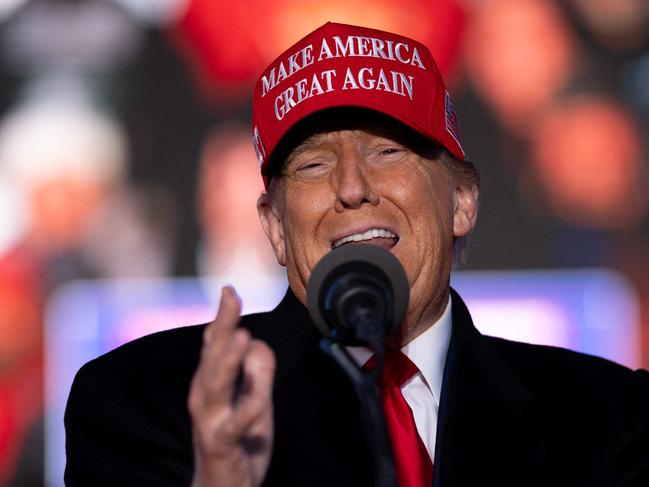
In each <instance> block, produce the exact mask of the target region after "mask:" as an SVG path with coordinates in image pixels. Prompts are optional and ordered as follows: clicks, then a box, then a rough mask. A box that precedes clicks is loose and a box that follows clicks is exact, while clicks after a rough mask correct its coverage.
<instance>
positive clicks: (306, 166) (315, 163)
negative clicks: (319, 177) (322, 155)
mask: <svg viewBox="0 0 649 487" xmlns="http://www.w3.org/2000/svg"><path fill="white" fill-rule="evenodd" d="M322 165H323V164H322V163H321V162H318V161H312V162H307V163H306V164H302V165H301V166H300V167H298V168H297V170H298V171H309V170H314V169H318V168H319V167H321V166H322Z"/></svg>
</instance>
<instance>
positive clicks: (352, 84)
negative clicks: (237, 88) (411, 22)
mask: <svg viewBox="0 0 649 487" xmlns="http://www.w3.org/2000/svg"><path fill="white" fill-rule="evenodd" d="M342 107H357V108H364V109H370V110H374V111H377V112H380V113H383V114H385V115H388V116H390V117H392V118H394V119H396V120H398V121H399V122H401V123H403V124H405V125H407V126H408V127H410V128H412V129H414V130H415V131H416V132H418V133H420V134H421V135H423V136H424V137H426V138H428V139H430V140H433V141H435V142H437V143H438V144H440V145H442V146H443V147H445V148H446V149H447V150H448V151H450V152H451V153H452V154H453V155H454V156H455V157H457V158H459V159H464V151H463V150H462V146H461V145H460V135H459V130H458V124H457V116H456V114H455V109H454V108H453V104H452V103H451V98H450V95H449V93H448V91H447V89H446V85H445V84H444V80H443V79H442V76H441V74H440V72H439V69H438V68H437V65H436V64H435V60H434V59H433V57H432V55H431V54H430V51H429V50H428V48H427V47H426V46H424V45H423V44H421V43H420V42H417V41H415V40H413V39H409V38H407V37H403V36H400V35H397V34H392V33H390V32H384V31H381V30H376V29H369V28H366V27H358V26H354V25H345V24H336V23H332V22H328V23H326V24H324V25H323V26H321V27H319V28H318V29H316V30H314V31H313V32H311V33H310V34H308V35H307V36H306V37H304V38H303V39H301V40H300V41H298V42H297V43H295V44H294V45H293V46H291V47H290V48H289V49H287V50H286V51H285V52H284V53H282V54H281V55H280V56H279V57H278V58H277V59H275V61H273V62H272V63H271V64H270V65H269V66H268V67H267V68H266V69H265V70H264V72H263V73H262V75H261V77H260V78H259V80H258V81H257V84H256V85H255V91H254V94H253V115H252V122H253V142H254V146H255V152H256V153H257V158H258V159H259V164H260V166H261V174H262V177H263V179H264V185H265V186H266V188H268V182H269V180H268V177H269V173H270V170H269V169H270V167H269V166H270V161H271V156H272V155H273V151H275V149H277V146H278V144H279V143H280V141H281V140H282V138H283V137H284V136H285V135H286V134H287V133H288V131H289V130H290V129H291V128H292V127H294V126H295V125H296V124H298V122H301V121H302V120H305V119H306V118H307V117H309V116H310V115H312V114H315V113H318V112H321V111H323V110H327V109H331V108H342ZM273 164H275V162H274V161H273Z"/></svg>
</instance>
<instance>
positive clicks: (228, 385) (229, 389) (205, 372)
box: [201, 328, 251, 407]
mask: <svg viewBox="0 0 649 487" xmlns="http://www.w3.org/2000/svg"><path fill="white" fill-rule="evenodd" d="M250 347H251V337H250V332H249V331H248V330H246V329H245V328H239V329H237V330H235V331H234V333H233V334H232V338H231V340H229V342H228V346H227V347H226V348H225V349H224V350H223V352H222V354H221V356H218V357H216V356H212V355H211V354H209V355H208V359H211V360H209V361H208V362H207V363H206V364H204V365H203V366H202V370H201V381H202V385H203V388H204V391H205V405H206V406H208V407H220V406H223V405H225V404H228V403H229V402H231V401H232V397H233V395H234V393H235V391H234V387H235V382H236V379H237V377H238V375H239V373H240V371H241V366H242V364H243V362H244V357H245V356H246V355H247V354H248V353H249V350H250Z"/></svg>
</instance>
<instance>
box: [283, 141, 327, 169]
mask: <svg viewBox="0 0 649 487" xmlns="http://www.w3.org/2000/svg"><path fill="white" fill-rule="evenodd" d="M320 138H321V137H320V136H318V135H315V136H311V137H309V138H308V139H306V140H304V141H302V142H301V143H300V144H298V145H297V146H296V147H295V148H294V149H293V150H292V151H291V152H290V153H289V155H288V157H287V158H286V164H287V165H288V164H289V163H290V162H291V161H292V160H293V159H295V158H296V157H297V156H299V155H300V154H303V153H305V152H306V151H308V150H311V149H313V148H314V147H315V146H316V145H318V142H319V140H320Z"/></svg>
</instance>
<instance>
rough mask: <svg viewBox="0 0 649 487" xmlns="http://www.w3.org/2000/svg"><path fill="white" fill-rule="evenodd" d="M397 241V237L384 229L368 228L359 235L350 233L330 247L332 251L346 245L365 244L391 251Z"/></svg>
mask: <svg viewBox="0 0 649 487" xmlns="http://www.w3.org/2000/svg"><path fill="white" fill-rule="evenodd" d="M398 241H399V236H398V235H396V234H395V233H394V232H391V231H390V230H388V229H386V228H370V229H369V230H365V231H364V232H361V233H352V234H350V235H346V236H344V237H342V238H339V239H337V240H336V241H334V243H333V244H332V245H331V248H332V249H335V248H336V247H340V246H341V245H345V244H348V243H365V244H370V245H378V246H380V247H384V248H386V249H391V248H392V247H394V246H395V245H396V244H397V242H398Z"/></svg>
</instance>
